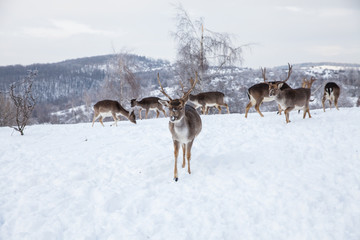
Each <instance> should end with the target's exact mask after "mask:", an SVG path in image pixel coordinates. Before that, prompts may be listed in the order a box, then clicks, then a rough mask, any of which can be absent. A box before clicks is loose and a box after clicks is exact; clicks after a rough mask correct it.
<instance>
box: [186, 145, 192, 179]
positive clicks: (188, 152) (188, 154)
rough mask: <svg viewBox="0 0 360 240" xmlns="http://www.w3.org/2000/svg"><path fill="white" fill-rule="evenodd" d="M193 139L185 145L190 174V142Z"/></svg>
mask: <svg viewBox="0 0 360 240" xmlns="http://www.w3.org/2000/svg"><path fill="white" fill-rule="evenodd" d="M193 142H194V140H192V141H191V142H189V143H188V144H187V146H186V157H187V161H188V173H189V174H191V170H190V159H191V148H192V144H193Z"/></svg>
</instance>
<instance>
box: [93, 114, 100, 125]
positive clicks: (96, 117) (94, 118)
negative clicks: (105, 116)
mask: <svg viewBox="0 0 360 240" xmlns="http://www.w3.org/2000/svg"><path fill="white" fill-rule="evenodd" d="M98 118H99V115H96V114H94V117H93V121H92V127H93V126H94V123H95V121H96V119H98Z"/></svg>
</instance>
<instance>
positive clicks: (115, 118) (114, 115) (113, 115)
mask: <svg viewBox="0 0 360 240" xmlns="http://www.w3.org/2000/svg"><path fill="white" fill-rule="evenodd" d="M112 117H113V119H114V121H115V126H116V127H117V117H116V114H115V113H112Z"/></svg>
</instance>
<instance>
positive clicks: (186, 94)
mask: <svg viewBox="0 0 360 240" xmlns="http://www.w3.org/2000/svg"><path fill="white" fill-rule="evenodd" d="M197 81H198V78H197V72H195V81H194V83H193V85H192V86H191V88H190V89H189V90H188V91H187V92H186V93H184V96H182V99H186V98H187V97H188V96H189V94H190V93H191V91H192V90H193V89H194V87H195V85H196V83H197Z"/></svg>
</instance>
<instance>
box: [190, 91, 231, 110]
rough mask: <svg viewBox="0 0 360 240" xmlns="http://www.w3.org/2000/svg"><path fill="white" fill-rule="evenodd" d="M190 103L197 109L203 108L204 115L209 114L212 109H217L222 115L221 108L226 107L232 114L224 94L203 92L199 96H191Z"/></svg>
mask: <svg viewBox="0 0 360 240" xmlns="http://www.w3.org/2000/svg"><path fill="white" fill-rule="evenodd" d="M189 102H191V103H192V104H194V105H195V108H199V107H201V109H202V114H208V111H209V108H210V107H216V108H217V109H218V110H219V113H220V114H221V106H224V107H226V109H227V112H228V113H230V110H229V106H228V105H227V103H226V102H225V94H224V93H222V92H202V93H199V94H197V95H192V94H190V95H189Z"/></svg>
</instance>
